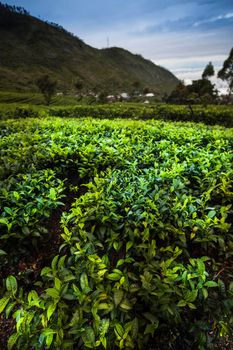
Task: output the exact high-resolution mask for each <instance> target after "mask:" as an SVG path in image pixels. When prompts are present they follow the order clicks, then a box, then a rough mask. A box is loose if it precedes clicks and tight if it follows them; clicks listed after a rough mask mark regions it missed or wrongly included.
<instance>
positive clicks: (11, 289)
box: [0, 107, 233, 350]
mask: <svg viewBox="0 0 233 350" xmlns="http://www.w3.org/2000/svg"><path fill="white" fill-rule="evenodd" d="M101 108H102V110H103V111H105V112H106V111H107V109H106V110H105V109H104V107H99V109H98V108H97V110H96V114H98V113H100V111H101ZM128 108H129V107H128ZM80 110H81V109H79V111H80ZM134 112H135V111H134V110H133V111H130V110H129V109H128V113H131V114H132V113H134ZM60 113H61V110H60ZM65 113H67V110H66V109H64V115H63V116H67V115H66V114H65ZM73 113H78V109H77V110H75V109H74V111H73ZM83 113H84V111H83ZM115 113H116V111H115ZM135 113H136V112H135ZM161 113H163V109H162V107H161ZM164 113H165V112H164ZM113 115H114V114H112V116H110V118H111V117H113ZM77 116H78V115H77ZM0 126H1V128H0V134H1V136H2V137H1V163H0V166H1V171H2V172H1V175H2V177H1V181H2V188H3V189H2V190H1V191H2V192H1V198H0V199H1V210H2V211H1V219H2V220H3V221H4V222H5V223H3V221H1V226H2V230H4V232H5V234H4V235H5V237H4V240H5V241H6V243H7V241H8V239H9V236H10V235H11V234H13V233H14V234H16V233H17V237H21V236H22V235H25V236H26V238H27V239H30V238H31V236H30V235H29V236H27V232H24V230H23V227H24V226H25V215H26V216H27V215H28V219H27V220H28V221H27V220H26V221H27V222H26V224H27V225H28V227H29V229H30V234H33V232H34V229H36V228H37V225H39V223H42V226H43V221H44V220H46V219H47V218H48V217H50V216H51V211H52V210H53V209H55V208H57V207H58V206H59V205H60V204H61V203H60V198H62V196H63V193H64V186H66V191H65V193H68V191H73V192H72V195H73V197H72V203H71V206H70V207H67V206H65V208H64V211H63V214H62V216H61V221H60V223H61V230H60V232H61V239H62V242H61V245H60V248H59V251H58V252H57V255H55V256H54V257H53V259H52V261H51V263H50V264H48V266H44V267H43V269H42V270H41V274H40V277H39V278H37V280H36V281H35V283H34V285H30V288H28V289H27V290H26V289H24V288H23V287H24V285H23V284H22V282H21V280H20V278H19V276H17V275H15V276H13V275H10V276H8V277H7V278H6V279H5V280H4V281H3V285H2V286H1V299H0V312H1V313H4V315H5V316H6V317H11V318H13V319H14V320H15V323H16V324H15V328H14V332H13V333H12V335H11V336H10V338H9V340H8V349H13V348H14V347H15V348H16V349H29V348H34V349H37V350H39V349H41V350H42V349H45V348H46V349H77V348H79V349H96V348H99V349H108V350H110V349H111V350H112V349H145V348H148V349H156V348H159V349H161V350H162V349H168V350H169V349H175V348H179V349H186V350H187V349H189V350H194V349H200V350H204V349H210V348H211V347H212V346H213V344H214V343H215V340H216V339H217V338H218V337H220V336H224V335H225V334H230V333H231V332H232V310H233V294H232V289H233V288H232V272H231V271H232V270H231V267H230V262H231V259H232V255H233V232H232V226H231V216H232V207H231V202H232V196H233V194H232V178H233V172H232V152H231V150H232V140H233V138H232V129H225V128H224V127H219V126H218V127H216V126H206V125H204V124H193V123H179V122H177V123H175V122H172V123H169V122H164V121H155V120H148V121H141V120H122V119H118V120H109V119H108V120H99V119H90V118H86V119H82V118H80V119H64V118H63V119H62V118H45V119H43V118H41V119H25V120H24V123H22V121H20V120H8V121H2V122H0ZM25 130H26V132H25ZM16 149H17V150H18V152H16ZM77 183H78V185H77V186H76V184H77ZM38 198H42V199H43V203H42V204H43V205H42V206H41V205H39V207H38V204H39V203H40V202H41V201H40V200H39V201H38ZM65 200H66V198H64V202H65ZM28 206H29V208H28ZM35 209H36V211H35ZM37 210H38V212H37ZM14 220H16V222H17V224H16V223H15V222H14ZM6 223H7V224H6ZM14 225H15V226H14ZM4 251H6V249H4V250H3V252H2V256H0V259H4V257H5V254H4ZM0 263H1V260H0Z"/></svg>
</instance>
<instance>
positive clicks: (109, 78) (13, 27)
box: [0, 3, 177, 94]
mask: <svg viewBox="0 0 233 350" xmlns="http://www.w3.org/2000/svg"><path fill="white" fill-rule="evenodd" d="M42 74H49V75H50V76H51V77H53V78H54V79H56V80H57V81H58V86H59V88H60V89H63V90H71V89H73V87H74V83H75V82H76V81H79V82H81V83H82V85H84V86H85V87H87V88H92V89H93V88H96V89H105V90H108V91H109V92H111V91H112V92H113V91H114V92H115V91H119V90H121V91H123V90H125V89H126V90H129V89H130V88H131V87H132V86H135V85H136V86H140V88H141V89H143V88H146V87H147V88H149V89H152V90H153V91H155V92H156V91H157V92H158V93H160V94H164V93H169V92H170V91H171V90H172V89H173V88H174V86H175V85H176V84H177V78H176V77H175V76H174V75H173V74H172V73H171V72H169V71H168V70H166V69H164V68H162V67H159V66H156V65H155V64H153V63H152V62H151V61H149V60H146V59H144V58H143V57H141V56H140V55H134V54H132V53H130V52H129V51H126V50H124V49H121V48H116V47H114V48H108V49H102V50H99V49H96V48H93V47H91V46H89V45H87V44H85V43H84V42H83V41H82V40H80V39H79V38H78V37H76V36H74V35H73V34H71V33H69V32H68V31H66V30H65V29H64V28H62V27H61V26H59V25H57V24H55V23H48V22H44V21H42V20H40V19H38V18H35V17H33V16H31V15H30V14H29V13H28V12H27V11H26V10H24V9H23V8H20V7H10V6H7V5H4V4H1V3H0V89H5V90H12V89H20V90H34V89H35V88H36V87H35V81H36V79H37V78H38V77H39V76H40V75H42Z"/></svg>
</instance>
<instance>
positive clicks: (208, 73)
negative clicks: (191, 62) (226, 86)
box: [202, 62, 214, 79]
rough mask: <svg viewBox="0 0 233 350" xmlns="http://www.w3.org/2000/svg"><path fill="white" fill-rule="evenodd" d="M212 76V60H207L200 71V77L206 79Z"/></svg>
mask: <svg viewBox="0 0 233 350" xmlns="http://www.w3.org/2000/svg"><path fill="white" fill-rule="evenodd" d="M212 76H214V66H213V64H212V62H209V63H208V64H207V66H206V67H205V69H204V71H203V73H202V79H208V78H210V77H212Z"/></svg>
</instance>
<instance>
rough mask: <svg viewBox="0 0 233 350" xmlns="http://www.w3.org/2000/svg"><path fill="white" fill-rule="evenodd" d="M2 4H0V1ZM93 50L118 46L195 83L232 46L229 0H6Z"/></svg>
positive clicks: (232, 13)
mask: <svg viewBox="0 0 233 350" xmlns="http://www.w3.org/2000/svg"><path fill="white" fill-rule="evenodd" d="M2 1H3V2H4V0H2ZM5 2H6V3H8V4H10V5H17V6H23V7H25V8H26V9H27V10H29V11H30V13H31V14H32V15H34V16H37V17H38V16H40V18H41V19H46V20H49V21H52V22H56V23H59V24H61V25H62V26H63V27H64V28H66V29H67V30H69V31H70V32H72V33H74V34H76V35H77V36H78V37H80V38H81V39H83V40H84V41H85V42H86V43H87V44H90V45H92V46H94V47H97V48H103V47H106V46H107V45H108V43H109V46H119V47H123V48H125V49H128V50H130V51H132V52H133V53H138V54H141V55H143V56H144V57H145V58H148V59H150V60H152V61H153V62H154V63H156V64H159V65H161V66H164V67H166V68H168V69H170V70H171V71H172V72H173V73H174V74H175V75H177V76H178V77H179V78H180V79H184V80H186V81H188V80H192V79H197V78H199V77H200V76H201V73H202V71H203V69H204V67H205V66H206V64H207V63H208V62H209V61H212V63H213V64H214V66H215V69H216V70H218V69H219V68H220V67H221V66H222V63H223V61H224V60H225V59H226V57H227V56H228V54H229V52H230V49H231V47H232V46H233V1H232V0H187V1H185V0H176V1H172V0H12V1H11V0H8V1H7V0H6V1H5Z"/></svg>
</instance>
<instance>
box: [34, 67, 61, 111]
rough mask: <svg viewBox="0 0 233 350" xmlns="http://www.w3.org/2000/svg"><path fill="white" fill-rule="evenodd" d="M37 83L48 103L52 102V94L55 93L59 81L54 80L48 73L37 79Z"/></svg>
mask: <svg viewBox="0 0 233 350" xmlns="http://www.w3.org/2000/svg"><path fill="white" fill-rule="evenodd" d="M36 85H37V86H38V88H39V89H40V91H41V93H42V94H43V95H44V99H45V102H46V104H47V105H49V104H50V102H51V99H52V96H53V95H54V94H55V91H56V87H57V82H56V81H55V80H52V79H51V78H50V77H49V76H48V75H47V74H46V75H43V76H41V77H40V78H39V79H37V81H36Z"/></svg>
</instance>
